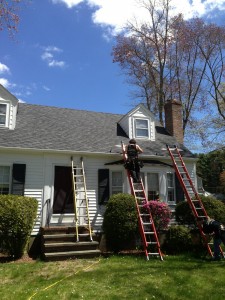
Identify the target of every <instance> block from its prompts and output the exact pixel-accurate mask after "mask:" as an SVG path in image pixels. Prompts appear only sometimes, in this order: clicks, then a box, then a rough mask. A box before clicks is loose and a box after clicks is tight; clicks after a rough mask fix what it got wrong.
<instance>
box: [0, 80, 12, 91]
mask: <svg viewBox="0 0 225 300" xmlns="http://www.w3.org/2000/svg"><path fill="white" fill-rule="evenodd" d="M0 84H1V85H3V86H4V87H5V88H6V89H8V88H10V87H11V86H12V84H11V83H10V82H9V81H8V79H6V78H0Z"/></svg>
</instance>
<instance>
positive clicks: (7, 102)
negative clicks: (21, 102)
mask: <svg viewBox="0 0 225 300" xmlns="http://www.w3.org/2000/svg"><path fill="white" fill-rule="evenodd" d="M17 105H18V99H17V98H16V97H15V96H13V95H12V94H11V93H10V92H9V91H7V90H6V89H5V88H4V87H3V86H2V85H1V84H0V129H1V128H8V129H14V128H15V125H16V114H17Z"/></svg>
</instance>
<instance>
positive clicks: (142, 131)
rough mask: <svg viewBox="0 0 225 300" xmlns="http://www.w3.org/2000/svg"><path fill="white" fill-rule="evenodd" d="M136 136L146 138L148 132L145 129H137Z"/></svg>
mask: <svg viewBox="0 0 225 300" xmlns="http://www.w3.org/2000/svg"><path fill="white" fill-rule="evenodd" d="M136 136H146V137H148V130H147V129H137V130H136Z"/></svg>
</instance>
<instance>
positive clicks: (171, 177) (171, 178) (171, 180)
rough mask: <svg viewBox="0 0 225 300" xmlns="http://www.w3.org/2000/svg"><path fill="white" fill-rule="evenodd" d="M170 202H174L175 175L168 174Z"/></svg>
mask: <svg viewBox="0 0 225 300" xmlns="http://www.w3.org/2000/svg"><path fill="white" fill-rule="evenodd" d="M167 185H168V201H174V174H173V173H167Z"/></svg>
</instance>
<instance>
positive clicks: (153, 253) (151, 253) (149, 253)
mask: <svg viewBox="0 0 225 300" xmlns="http://www.w3.org/2000/svg"><path fill="white" fill-rule="evenodd" d="M148 255H159V256H160V254H159V253H157V252H148Z"/></svg>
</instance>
